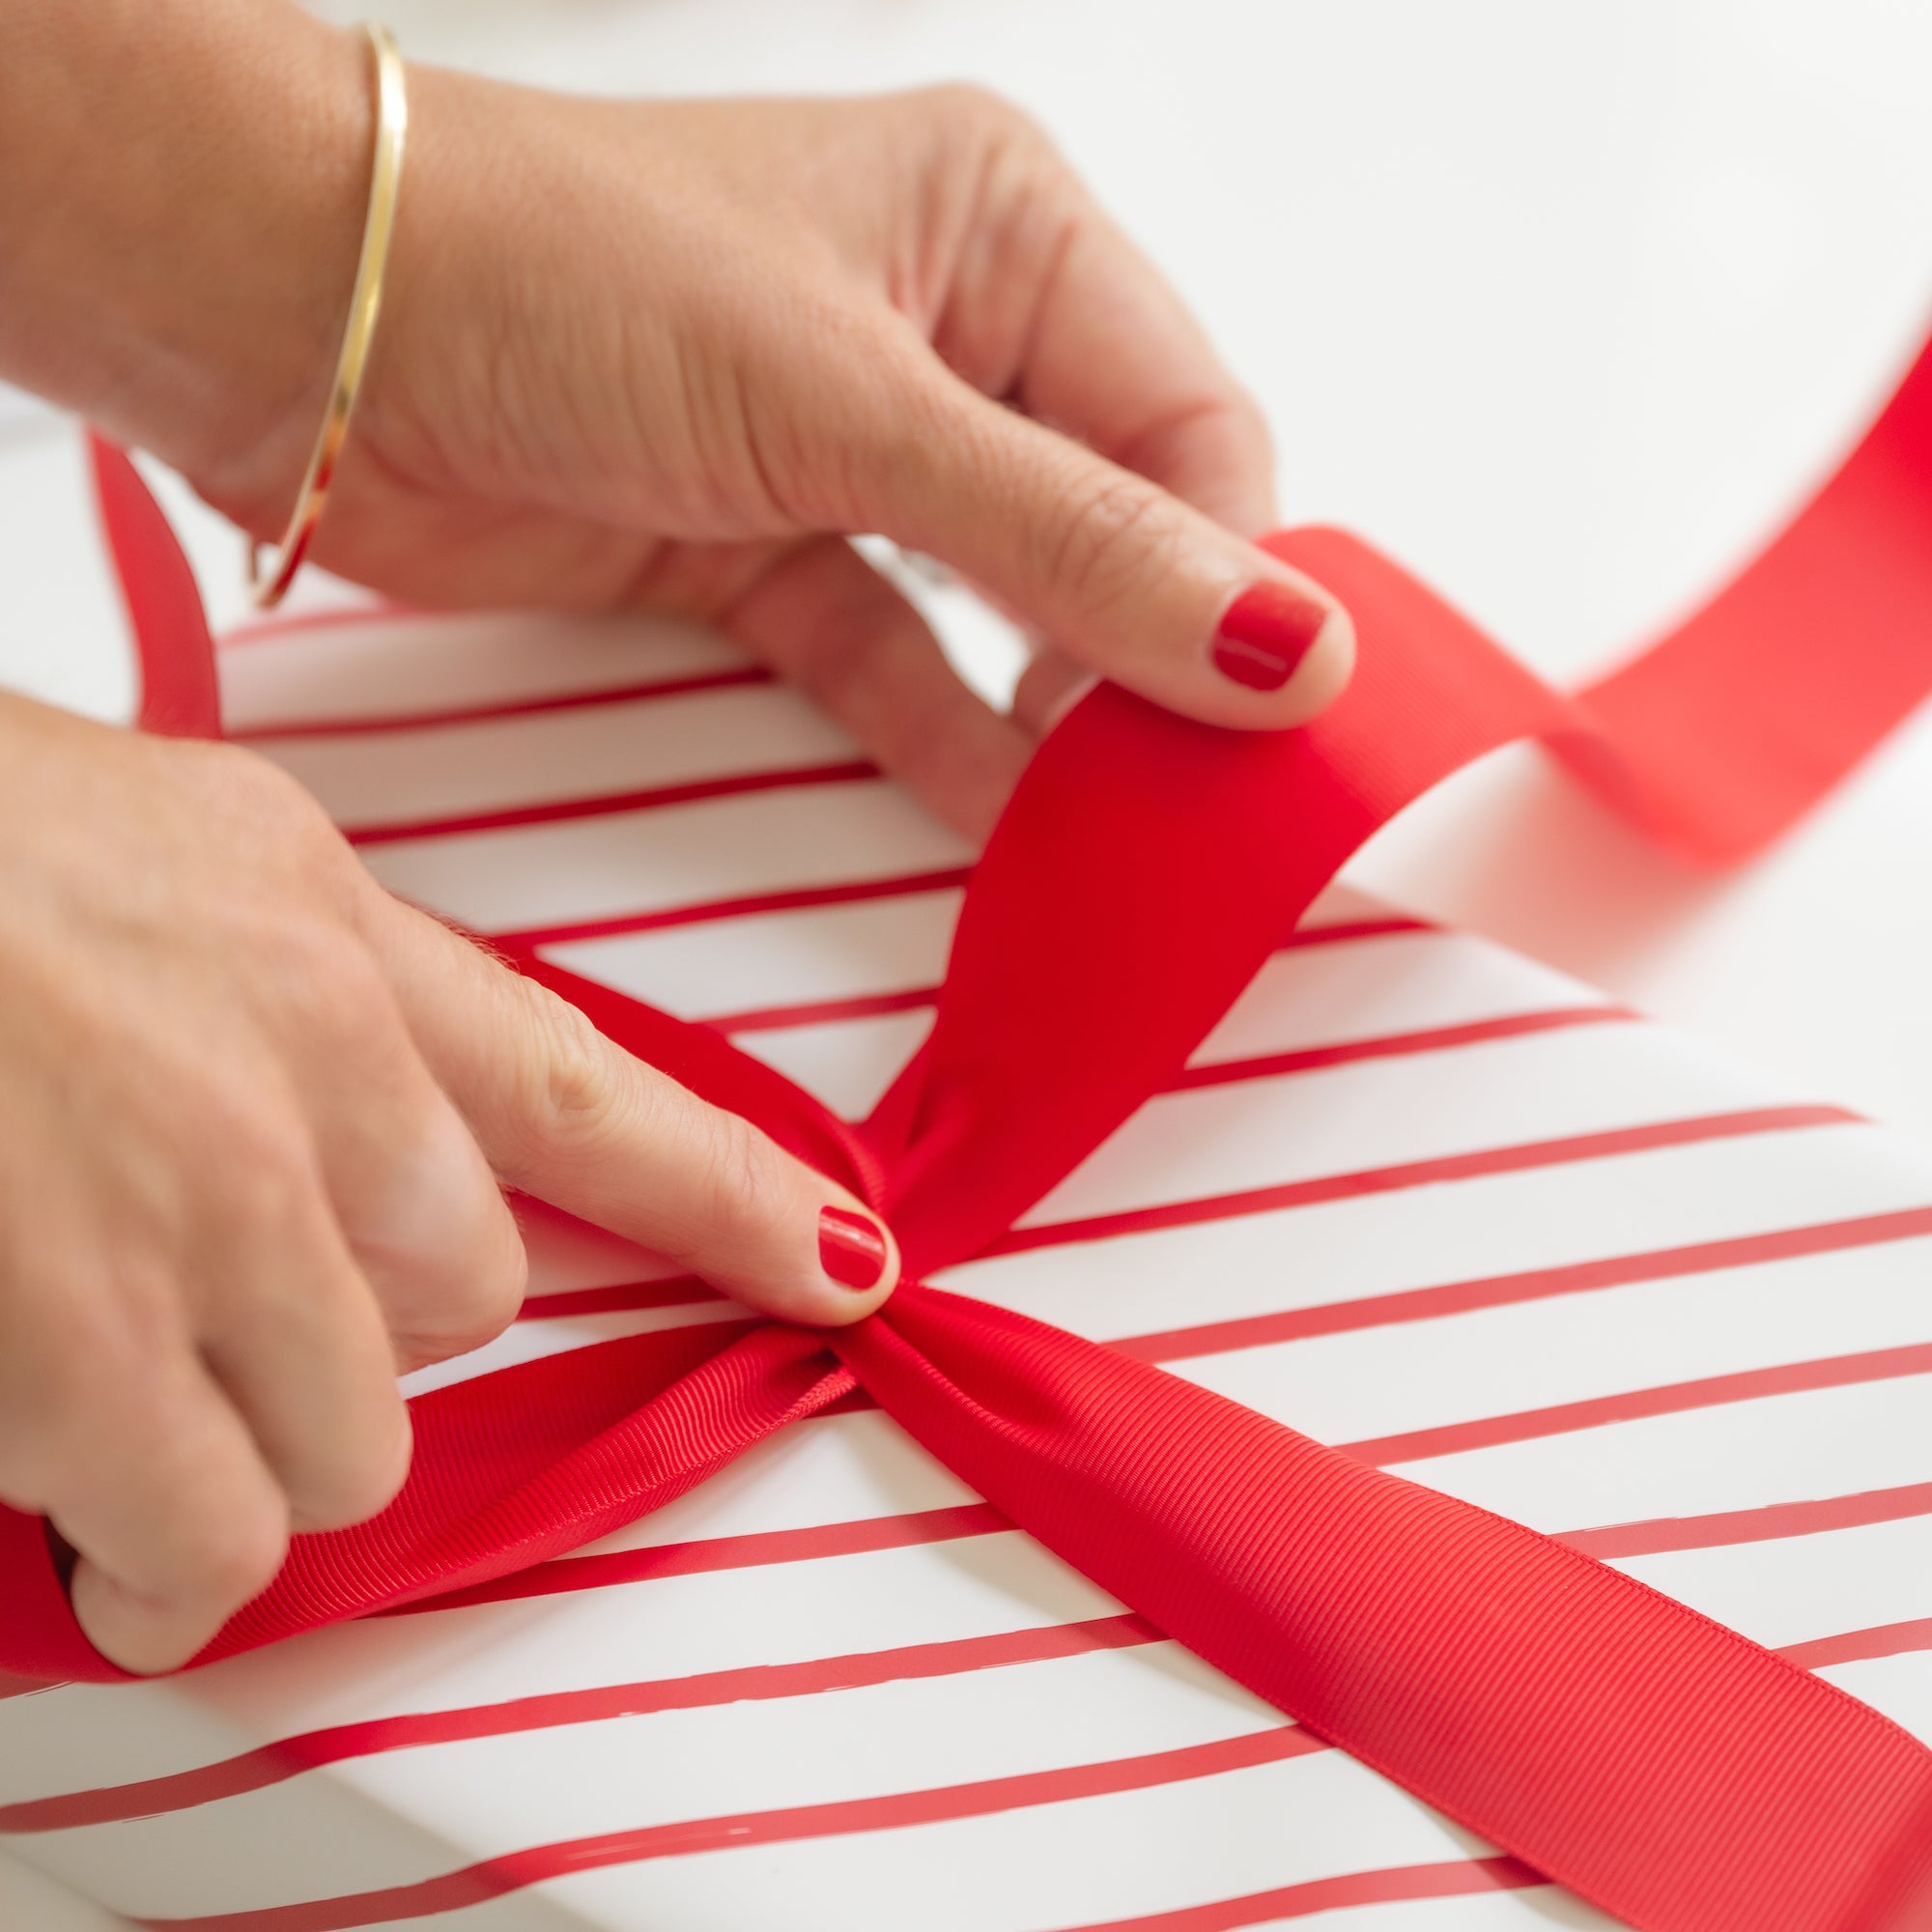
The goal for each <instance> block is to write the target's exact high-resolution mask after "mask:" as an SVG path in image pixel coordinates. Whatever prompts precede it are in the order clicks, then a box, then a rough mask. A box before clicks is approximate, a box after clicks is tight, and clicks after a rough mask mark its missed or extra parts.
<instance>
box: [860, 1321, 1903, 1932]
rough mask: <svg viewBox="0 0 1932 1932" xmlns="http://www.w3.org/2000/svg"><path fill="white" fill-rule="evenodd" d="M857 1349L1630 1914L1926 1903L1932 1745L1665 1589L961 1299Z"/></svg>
mask: <svg viewBox="0 0 1932 1932" xmlns="http://www.w3.org/2000/svg"><path fill="white" fill-rule="evenodd" d="M834 1347H835V1348H837V1350H838V1352H839V1354H840V1355H841V1356H842V1357H843V1358H844V1359H845V1361H846V1362H847V1363H849V1364H850V1365H851V1367H852V1368H853V1369H854V1370H855V1371H856V1372H857V1374H858V1376H859V1378H860V1380H861V1382H862V1383H863V1384H864V1386H865V1387H866V1388H867V1390H868V1391H869V1392H870V1393H871V1394H872V1395H873V1396H874V1397H875V1398H876V1399H877V1400H878V1401H879V1402H880V1404H881V1405H882V1406H884V1407H885V1409H886V1410H887V1411H888V1412H889V1413H890V1414H891V1415H893V1416H894V1417H895V1419H896V1420H897V1421H898V1422H899V1423H900V1424H901V1425H902V1426H904V1427H905V1428H906V1429H907V1430H908V1431H910V1433H911V1434H912V1435H915V1436H916V1437H917V1438H918V1439H919V1440H920V1441H921V1442H922V1443H923V1445H924V1446H925V1447H926V1448H927V1449H928V1450H930V1451H931V1452H932V1453H933V1454H934V1455H936V1456H937V1457H939V1458H940V1460H941V1461H943V1462H944V1463H947V1465H948V1466H949V1467H951V1468H952V1469H953V1470H955V1471H956V1472H957V1473H958V1474H959V1475H960V1476H962V1477H963V1478H964V1479H965V1480H966V1481H967V1482H969V1483H971V1484H972V1485H973V1486H974V1487H975V1488H976V1489H977V1490H979V1492H980V1494H982V1495H983V1496H984V1497H986V1499H987V1500H988V1501H989V1502H991V1503H993V1504H994V1505H995V1506H996V1507H997V1508H998V1509H1000V1510H1001V1511H1002V1512H1004V1513H1005V1514H1006V1515H1008V1516H1009V1517H1010V1518H1011V1519H1012V1520H1014V1521H1015V1522H1016V1523H1017V1524H1019V1525H1020V1526H1021V1527H1022V1528H1024V1529H1026V1530H1027V1531H1028V1532H1029V1533H1030V1534H1032V1535H1033V1536H1035V1537H1037V1539H1038V1540H1039V1541H1040V1542H1041V1543H1043V1544H1045V1545H1046V1546H1047V1547H1048V1548H1051V1549H1053V1550H1054V1551H1056V1552H1057V1553H1058V1554H1059V1555H1061V1556H1063V1557H1064V1558H1065V1559H1066V1561H1068V1562H1069V1563H1071V1564H1072V1565H1073V1566H1074V1567H1075V1568H1076V1569H1078V1570H1080V1571H1082V1572H1083V1573H1084V1574H1085V1575H1087V1576H1088V1577H1092V1578H1093V1579H1094V1581H1095V1582H1097V1583H1099V1584H1100V1585H1101V1587H1102V1588H1104V1589H1106V1590H1109V1591H1110V1592H1112V1593H1113V1594H1114V1595H1115V1596H1116V1597H1118V1598H1119V1599H1120V1600H1121V1602H1122V1603H1123V1604H1124V1605H1127V1606H1128V1607H1129V1608H1131V1609H1133V1610H1136V1611H1138V1612H1140V1613H1141V1614H1142V1615H1143V1616H1145V1617H1147V1618H1148V1619H1149V1620H1150V1621H1151V1622H1152V1623H1154V1624H1155V1625H1157V1626H1158V1627H1159V1628H1160V1629H1161V1630H1163V1631H1165V1632H1166V1633H1167V1634H1169V1635H1171V1636H1173V1637H1175V1638H1176V1639H1178V1640H1179V1642H1181V1643H1183V1644H1185V1645H1186V1646H1187V1648H1188V1649H1190V1650H1192V1651H1194V1652H1196V1653H1197V1654H1198V1655H1200V1656H1201V1657H1203V1658H1205V1659H1207V1660H1208V1662H1211V1663H1213V1664H1215V1665H1216V1666H1217V1667H1218V1668H1220V1669H1221V1670H1223V1671H1225V1672H1226V1673H1227V1674H1228V1675H1229V1676H1230V1677H1233V1678H1234V1679H1236V1682H1238V1683H1240V1684H1243V1685H1245V1686H1246V1687H1247V1688H1248V1689H1249V1690H1253V1691H1255V1692H1256V1693H1257V1694H1258V1695H1260V1696H1262V1697H1264V1698H1265V1699H1266V1700H1267V1701H1268V1702H1269V1703H1271V1704H1273V1705H1275V1706H1276V1707H1277V1708H1278V1709H1280V1710H1282V1711H1285V1712H1287V1713H1289V1714H1290V1715H1291V1716H1293V1717H1295V1718H1297V1719H1300V1720H1301V1721H1302V1722H1303V1723H1304V1724H1306V1725H1307V1726H1309V1727H1310V1728H1311V1729H1312V1730H1314V1731H1316V1732H1318V1733H1319V1734H1320V1735H1321V1737H1323V1738H1325V1739H1327V1740H1328V1741H1330V1742H1331V1743H1333V1744H1336V1745H1339V1746H1340V1747H1343V1748H1344V1749H1346V1750H1348V1751H1349V1752H1350V1753H1351V1754H1352V1755H1354V1756H1356V1757H1358V1758H1360V1759H1361V1760H1363V1761H1364V1762H1365V1763H1367V1764H1369V1765H1371V1766H1373V1767H1374V1768H1375V1769H1377V1770H1378V1771H1380V1772H1382V1773H1383V1774H1385V1775H1386V1776H1389V1777H1391V1778H1393V1779H1394V1780H1395V1781H1396V1782H1397V1783H1399V1784H1402V1785H1404V1786H1405V1787H1406V1788H1407V1789H1408V1790H1409V1791H1411V1792H1413V1793H1415V1794H1416V1795H1417V1796H1418V1797H1420V1798H1422V1799H1424V1800H1426V1801H1427V1802H1428V1803H1430V1804H1434V1805H1435V1806H1436V1807H1437V1808H1438V1809H1440V1810H1442V1811H1444V1812H1446V1813H1448V1814H1449V1815H1450V1816H1451V1817H1452V1818H1455V1819H1456V1820H1458V1821H1459V1822H1460V1823H1462V1824H1463V1825H1466V1826H1468V1827H1469V1828H1470V1829H1472V1830H1474V1831H1476V1832H1478V1833H1482V1834H1483V1835H1484V1836H1485V1837H1487V1838H1489V1839H1491V1840H1492V1841H1493V1842H1494V1843H1495V1844H1497V1845H1499V1846H1500V1847H1502V1848H1503V1849H1504V1850H1506V1851H1508V1852H1511V1853H1513V1854H1515V1855H1516V1856H1517V1857H1518V1858H1520V1859H1521V1860H1522V1861H1524V1862H1526V1863H1528V1864H1530V1865H1532V1866H1534V1867H1535V1868H1536V1869H1537V1870H1538V1871H1540V1872H1543V1873H1545V1874H1546V1875H1547V1876H1548V1877H1550V1878H1552V1879H1555V1880H1557V1881H1559V1882H1560V1883H1562V1884H1564V1885H1566V1886H1568V1887H1569V1888H1570V1889H1572V1890H1573V1891H1576V1892H1577V1893H1578V1894H1580V1895H1581V1896H1582V1897H1584V1898H1587V1899H1589V1900H1591V1901H1592V1902H1593V1903H1595V1904H1597V1905H1599V1906H1601V1907H1602V1908H1603V1909H1604V1910H1605V1911H1606V1912H1609V1913H1611V1914H1613V1915H1614V1916H1616V1917H1617V1918H1623V1919H1625V1920H1627V1921H1628V1922H1629V1923H1631V1924H1633V1925H1636V1926H1640V1927H1643V1928H1644V1929H1645V1932H1764V1928H1765V1927H1768V1926H1776V1927H1777V1928H1778V1932H1854V1928H1858V1932H1875V1929H1876V1928H1880V1927H1884V1928H1887V1932H1902V1928H1906V1927H1923V1926H1927V1925H1932V1751H1928V1750H1927V1749H1926V1747H1924V1746H1922V1745H1920V1744H1919V1743H1918V1741H1917V1740H1916V1739H1915V1738H1913V1737H1911V1736H1910V1735H1909V1734H1908V1733H1907V1732H1905V1731H1903V1730H1901V1729H1900V1728H1898V1726H1896V1725H1895V1724H1893V1723H1891V1722H1890V1720H1889V1719H1886V1718H1883V1717H1881V1716H1879V1715H1878V1714H1877V1713H1876V1712H1874V1711H1872V1710H1870V1709H1869V1708H1868V1707H1867V1706H1865V1705H1863V1704H1861V1703H1859V1702H1857V1701H1856V1700H1855V1699H1853V1698H1851V1697H1849V1696H1847V1695H1845V1694H1844V1693H1843V1692H1842V1691H1840V1690H1837V1689H1836V1688H1835V1687H1834V1686H1833V1685H1831V1684H1829V1683H1826V1682H1825V1681H1823V1680H1822V1679H1819V1678H1815V1677H1812V1676H1809V1675H1808V1674H1807V1673H1805V1672H1804V1671H1802V1670H1800V1669H1798V1668H1797V1667H1795V1666H1794V1665H1792V1664H1790V1663H1787V1662H1784V1661H1783V1660H1782V1659H1780V1658H1778V1657H1776V1656H1775V1655H1774V1654H1773V1653H1771V1652H1770V1651H1767V1650H1764V1649H1762V1648H1760V1647H1759V1646H1758V1645H1756V1644H1754V1643H1752V1642H1750V1641H1749V1640H1748V1639H1747V1638H1745V1637H1743V1636H1740V1635H1739V1634H1736V1633H1735V1632H1733V1631H1729V1630H1726V1629H1724V1628H1723V1627H1722V1626H1721V1625H1719V1624H1716V1623H1713V1622H1712V1621H1710V1620H1709V1619H1708V1618H1706V1617H1703V1616H1701V1615H1699V1614H1698V1613H1697V1612H1696V1611H1693V1610H1690V1609H1689V1608H1687V1607H1686V1606H1684V1605H1681V1604H1678V1603H1675V1602H1673V1601H1672V1600H1671V1599H1670V1598H1668V1597H1664V1596H1662V1595H1661V1594H1659V1593H1658V1592H1657V1591H1654V1590H1652V1589H1650V1588H1649V1587H1648V1586H1647V1585H1645V1584H1642V1583H1639V1582H1637V1581H1635V1580H1634V1578H1632V1577H1626V1576H1624V1575H1623V1574H1622V1573H1621V1572H1619V1571H1616V1570H1613V1569H1610V1568H1608V1567H1607V1566H1606V1565H1604V1564H1601V1563H1598V1562H1596V1561H1594V1560H1592V1559H1591V1558H1589V1557H1586V1556H1583V1555H1580V1554H1578V1553H1577V1552H1576V1551H1575V1550H1572V1549H1570V1548H1567V1547H1565V1546H1564V1545H1562V1544H1560V1543H1557V1542H1555V1541H1553V1540H1552V1539H1550V1538H1548V1537H1546V1536H1542V1535H1539V1534H1538V1533H1536V1532H1535V1531H1533V1530H1529V1529H1526V1528H1524V1527H1523V1526H1522V1525H1520V1524H1519V1523H1515V1522H1510V1521H1508V1520H1504V1519H1503V1518H1500V1517H1496V1516H1492V1515H1491V1514H1490V1513H1489V1512H1487V1511H1484V1510H1480V1509H1477V1508H1474V1507H1472V1506H1471V1505H1469V1504H1467V1503H1463V1502H1461V1501H1458V1500H1457V1499H1455V1498H1454V1497H1451V1496H1447V1495H1444V1494H1441V1493H1439V1492H1436V1491H1434V1490H1428V1489H1424V1488H1423V1487H1421V1486H1420V1485H1419V1484H1415V1483H1410V1482H1406V1481H1404V1480H1402V1479H1401V1478H1399V1477H1396V1476H1392V1475H1389V1474H1387V1473H1385V1472H1383V1471H1381V1470H1378V1469H1375V1468H1372V1467H1369V1466H1367V1465H1365V1464H1363V1463H1357V1462H1355V1461H1354V1460H1353V1459H1351V1458H1350V1457H1348V1456H1345V1455H1343V1454H1341V1453H1340V1452H1339V1451H1336V1450H1333V1449H1329V1448H1326V1447H1324V1446H1323V1445H1322V1444H1321V1443H1318V1442H1314V1441H1311V1440H1310V1439H1309V1438H1308V1437H1306V1436H1303V1435H1296V1434H1295V1433H1294V1432H1293V1430H1291V1429H1287V1428H1284V1427H1282V1426H1281V1425H1280V1424H1278V1423H1275V1422H1272V1421H1270V1420H1268V1419H1267V1418H1266V1417H1264V1416H1262V1415H1259V1414H1256V1413H1255V1412H1254V1411H1253V1410H1250V1409H1246V1408H1242V1407H1241V1406H1238V1405H1237V1404H1235V1403H1232V1402H1229V1401H1228V1400H1226V1399H1225V1398H1223V1397H1221V1396H1218V1395H1215V1394H1212V1393H1210V1392H1209V1391H1208V1390H1205V1389H1202V1388H1199V1387H1197V1386H1195V1385H1194V1384H1192V1383H1190V1382H1186V1381H1183V1380H1181V1379H1180V1378H1179V1377H1177V1376H1173V1375H1170V1374H1168V1373H1166V1372H1165V1371H1162V1370H1159V1369H1156V1368H1153V1367H1151V1366H1149V1365H1148V1364H1145V1363H1141V1362H1136V1361H1134V1360H1132V1359H1130V1358H1129V1357H1127V1356H1124V1355H1122V1354H1120V1353H1118V1352H1116V1351H1115V1350H1111V1349H1107V1348H1104V1347H1102V1346H1100V1345H1098V1344H1095V1343H1091V1342H1086V1341H1083V1340H1081V1339H1079V1338H1078V1337H1075V1336H1072V1335H1068V1334H1066V1333H1065V1332H1063V1331H1061V1330H1059V1329H1055V1328H1051V1327H1048V1326H1047V1325H1045V1324H1044V1323H1041V1322H1037V1321H1031V1320H1030V1319H1028V1318H1026V1317H1024V1316H1020V1315H1015V1314H1011V1313H1009V1312H1008V1311H1005V1310H1002V1309H998V1308H994V1307H991V1306H989V1305H988V1304H986V1303H983V1302H979V1301H975V1300H971V1299H969V1298H967V1297H965V1296H961V1295H954V1294H949V1293H942V1292H940V1291H937V1290H932V1289H914V1290H907V1291H904V1292H902V1293H900V1294H899V1295H898V1296H896V1297H895V1299H894V1301H893V1302H892V1303H891V1304H890V1305H889V1306H888V1308H887V1309H886V1310H885V1311H884V1312H883V1313H882V1314H881V1315H879V1316H877V1317H874V1318H873V1319H872V1320H870V1321H867V1322H865V1323H863V1324H861V1325H860V1327H858V1328H856V1329H853V1330H849V1331H845V1332H843V1333H841V1334H840V1335H839V1336H838V1337H837V1338H836V1339H835V1341H834ZM1584 1769H1587V1777H1586V1778H1579V1771H1582V1770H1584Z"/></svg>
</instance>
